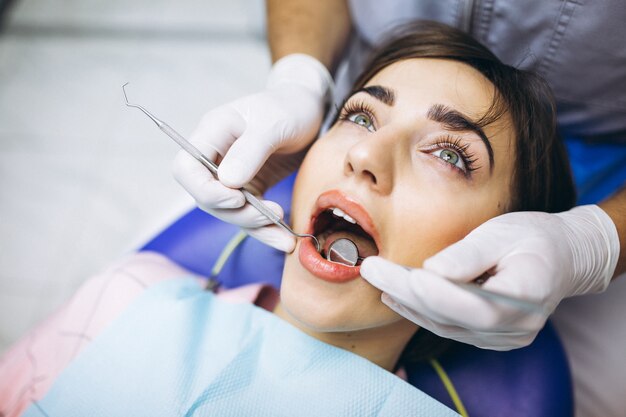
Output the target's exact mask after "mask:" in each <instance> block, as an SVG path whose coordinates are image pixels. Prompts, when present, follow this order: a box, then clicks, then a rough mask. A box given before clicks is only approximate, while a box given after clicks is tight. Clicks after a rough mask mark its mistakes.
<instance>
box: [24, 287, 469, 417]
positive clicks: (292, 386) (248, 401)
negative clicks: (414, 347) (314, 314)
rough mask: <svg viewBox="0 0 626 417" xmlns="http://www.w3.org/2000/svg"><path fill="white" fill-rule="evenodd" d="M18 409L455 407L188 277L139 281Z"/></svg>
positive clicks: (345, 411)
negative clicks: (133, 295) (98, 330)
mask: <svg viewBox="0 0 626 417" xmlns="http://www.w3.org/2000/svg"><path fill="white" fill-rule="evenodd" d="M24 415H25V416H31V417H32V416H39V417H41V416H46V417H53V416H62V417H71V416H80V417H83V416H90V417H98V416H103V417H104V416H107V417H111V416H151V417H158V416H164V417H165V416H167V417H172V416H220V417H227V416H315V417H319V416H409V415H410V416H428V417H436V416H458V414H456V413H455V412H453V411H452V410H450V409H449V408H447V407H445V406H444V405H442V404H441V403H438V402H437V401H435V400H434V399H432V398H430V397H429V396H427V395H426V394H424V393H423V392H421V391H419V390H418V389H416V388H415V387H413V386H411V385H410V384H408V383H407V382H405V381H403V380H401V379H400V378H398V377H397V376H395V375H393V374H391V373H389V372H387V371H385V370H383V369H382V368H380V367H378V366H376V365H374V364H372V363H371V362H369V361H367V360H365V359H363V358H361V357H359V356H357V355H355V354H353V353H350V352H348V351H345V350H342V349H338V348H335V347H333V346H330V345H327V344H325V343H322V342H320V341H318V340H316V339H314V338H312V337H310V336H308V335H306V334H304V333H302V332H301V331H299V330H297V329H296V328H294V327H292V326H291V325H289V324H288V323H286V322H284V321H283V320H281V319H279V318H278V317H276V316H274V315H273V314H271V313H269V312H267V311H264V310H262V309H260V308H258V307H256V306H254V305H249V304H231V303H227V302H225V301H223V300H219V299H218V298H217V297H215V296H214V295H213V294H212V293H209V292H206V291H203V290H202V289H201V288H200V287H199V286H198V284H197V282H196V281H195V280H193V279H187V278H185V279H177V280H169V281H165V282H162V283H160V284H157V285H155V286H153V287H151V288H149V289H147V290H146V292H145V293H144V294H142V296H140V298H139V299H138V300H137V301H135V302H134V303H133V304H132V305H131V306H130V307H129V308H128V309H127V310H126V311H125V312H124V313H123V314H122V315H121V316H120V318H119V319H117V320H116V321H115V322H114V323H113V324H112V325H111V326H110V327H108V328H107V330H105V332H104V333H103V334H102V335H100V336H99V337H98V338H97V339H96V340H94V341H93V342H92V343H91V345H89V346H88V347H87V348H86V349H85V350H84V351H83V352H82V353H81V354H80V355H79V356H78V357H77V358H76V359H75V360H74V362H72V363H71V364H70V366H69V367H68V368H67V369H66V370H65V371H64V372H63V373H62V374H61V375H60V376H59V378H58V380H57V381H56V382H55V384H54V385H53V386H52V388H51V390H50V391H49V393H48V394H47V395H46V396H45V398H44V399H43V400H42V401H40V402H39V403H38V404H37V405H32V406H31V407H30V408H29V409H28V410H27V411H26V413H25V414H24Z"/></svg>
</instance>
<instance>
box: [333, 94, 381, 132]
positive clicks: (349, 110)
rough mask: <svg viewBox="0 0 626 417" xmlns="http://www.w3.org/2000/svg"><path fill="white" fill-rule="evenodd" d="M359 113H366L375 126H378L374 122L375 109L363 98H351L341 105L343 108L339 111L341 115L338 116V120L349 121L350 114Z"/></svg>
mask: <svg viewBox="0 0 626 417" xmlns="http://www.w3.org/2000/svg"><path fill="white" fill-rule="evenodd" d="M358 113H362V114H364V115H366V116H367V117H368V118H369V119H370V122H371V123H372V125H374V128H376V126H375V123H374V120H376V118H375V117H374V110H373V109H372V107H371V106H370V105H369V104H368V103H366V102H365V101H363V100H361V101H357V100H351V101H348V102H346V103H344V105H343V106H342V107H341V110H340V111H339V116H338V117H337V120H341V121H344V120H345V121H347V120H348V118H349V117H350V116H352V115H355V114H358Z"/></svg>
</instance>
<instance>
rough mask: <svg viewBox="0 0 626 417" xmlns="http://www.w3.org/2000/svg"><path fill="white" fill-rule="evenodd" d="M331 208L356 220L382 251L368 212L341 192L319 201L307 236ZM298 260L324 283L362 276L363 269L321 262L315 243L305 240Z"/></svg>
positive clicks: (323, 197)
mask: <svg viewBox="0 0 626 417" xmlns="http://www.w3.org/2000/svg"><path fill="white" fill-rule="evenodd" d="M330 207H337V208H339V209H341V210H343V211H344V212H345V213H347V214H349V215H350V216H351V217H352V218H354V219H355V220H356V221H357V223H358V224H359V225H360V226H361V227H362V228H363V230H365V231H366V232H367V233H368V234H369V235H370V236H372V238H373V239H374V242H376V245H377V246H378V247H379V248H380V244H379V236H378V232H377V231H376V228H375V227H374V222H373V221H372V219H371V217H370V216H369V214H368V213H367V211H365V209H364V208H363V206H361V205H360V204H359V203H358V202H356V201H355V200H352V199H351V198H350V197H348V196H346V195H345V194H344V193H342V192H341V191H339V190H330V191H327V192H325V193H323V194H321V195H320V196H319V197H318V199H317V202H316V205H315V210H314V212H313V214H312V215H311V220H310V222H309V228H308V230H307V232H306V233H311V234H312V233H313V226H314V224H315V220H316V219H317V216H318V215H319V214H320V213H321V212H322V211H324V210H326V209H328V208H330ZM298 258H299V260H300V263H301V264H302V266H304V268H305V269H307V270H308V271H309V272H310V273H312V274H313V275H315V276H316V277H318V278H321V279H323V280H325V281H329V282H334V283H342V282H348V281H351V280H353V279H355V278H358V277H359V276H360V271H361V267H360V266H347V265H341V264H337V263H334V262H330V261H327V260H326V259H324V258H322V255H321V254H319V253H318V252H317V250H316V249H315V245H314V244H313V241H312V239H303V240H301V241H300V248H299V251H298Z"/></svg>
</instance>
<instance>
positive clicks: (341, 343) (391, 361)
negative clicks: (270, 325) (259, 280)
mask: <svg viewBox="0 0 626 417" xmlns="http://www.w3.org/2000/svg"><path fill="white" fill-rule="evenodd" d="M274 314H276V315H277V316H278V317H280V318H282V319H283V320H285V321H287V322H289V323H290V324H291V325H293V326H295V327H297V328H298V329H300V330H301V331H303V332H304V333H306V334H308V335H309V336H312V337H314V338H316V339H318V340H320V341H322V342H324V343H328V344H329V345H333V346H335V347H338V348H341V349H344V350H347V351H350V352H352V353H355V354H357V355H359V356H362V357H363V358H365V359H367V360H369V361H370V362H373V363H375V364H376V365H378V366H380V367H381V368H384V369H386V370H388V371H390V372H391V371H393V370H394V368H395V366H396V363H397V362H398V359H399V358H400V355H401V354H402V351H403V350H404V347H405V346H406V344H407V343H408V342H409V340H410V339H411V337H412V336H413V334H414V333H415V331H416V330H417V328H418V327H417V326H416V325H415V324H413V323H411V322H410V321H408V320H398V321H396V322H393V323H389V324H386V325H383V326H380V327H376V328H371V329H363V330H354V331H318V330H316V329H312V328H310V327H307V326H305V325H304V324H302V323H300V322H299V321H297V320H295V319H294V318H293V317H292V316H291V315H290V314H289V312H287V311H286V310H285V309H284V308H283V307H282V305H281V304H280V303H278V304H277V306H276V308H275V309H274Z"/></svg>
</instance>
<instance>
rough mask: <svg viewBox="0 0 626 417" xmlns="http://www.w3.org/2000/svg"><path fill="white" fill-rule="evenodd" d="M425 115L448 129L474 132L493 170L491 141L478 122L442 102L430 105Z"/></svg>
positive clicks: (490, 168) (490, 169)
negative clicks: (485, 149) (482, 145)
mask: <svg viewBox="0 0 626 417" xmlns="http://www.w3.org/2000/svg"><path fill="white" fill-rule="evenodd" d="M426 117H428V118H429V119H430V120H432V121H434V122H438V123H441V124H443V125H444V127H445V128H446V129H448V130H452V131H470V132H474V133H476V134H477V135H478V136H479V137H480V139H481V140H482V141H483V143H484V144H485V147H486V148H487V153H488V154H489V172H490V173H491V172H492V171H493V166H494V164H495V162H494V160H493V148H492V147H491V142H489V139H488V138H487V135H485V132H484V131H483V129H482V128H481V127H480V126H479V125H478V124H476V123H475V122H473V121H472V120H471V119H470V118H469V117H467V116H465V115H464V114H462V113H461V112H459V111H457V110H454V109H452V108H450V107H448V106H445V105H443V104H434V105H432V106H431V107H430V109H429V110H428V113H427V114H426Z"/></svg>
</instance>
